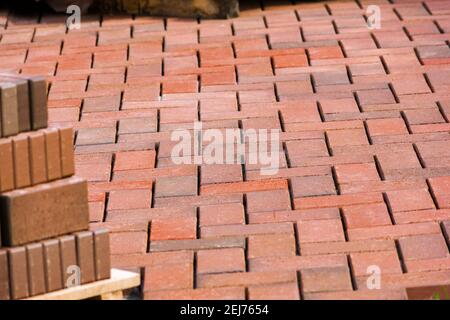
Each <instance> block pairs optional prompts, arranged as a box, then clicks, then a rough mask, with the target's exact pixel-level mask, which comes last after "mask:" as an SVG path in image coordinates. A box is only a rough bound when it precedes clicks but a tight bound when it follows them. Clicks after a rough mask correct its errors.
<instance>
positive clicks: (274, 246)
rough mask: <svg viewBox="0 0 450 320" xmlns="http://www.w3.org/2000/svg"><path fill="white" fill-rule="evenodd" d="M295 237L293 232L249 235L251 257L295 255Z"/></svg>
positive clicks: (248, 255) (249, 253) (249, 254)
mask: <svg viewBox="0 0 450 320" xmlns="http://www.w3.org/2000/svg"><path fill="white" fill-rule="evenodd" d="M294 255H295V237H294V235H293V234H287V233H286V234H267V235H255V236H250V237H248V254H247V257H248V258H249V259H253V258H259V257H265V256H294Z"/></svg>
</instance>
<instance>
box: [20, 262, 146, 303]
mask: <svg viewBox="0 0 450 320" xmlns="http://www.w3.org/2000/svg"><path fill="white" fill-rule="evenodd" d="M140 283H141V276H140V275H139V274H137V273H134V272H129V271H125V270H119V269H112V270H111V278H110V279H106V280H101V281H96V282H92V283H87V284H83V285H80V286H76V287H72V288H68V289H64V290H59V291H55V292H50V293H46V294H42V295H39V296H34V297H31V298H28V299H26V300H83V299H88V298H93V297H97V296H105V297H110V298H111V297H115V298H116V299H118V298H119V297H120V294H117V292H118V291H119V292H122V291H123V290H126V289H130V288H134V287H137V286H139V285H140Z"/></svg>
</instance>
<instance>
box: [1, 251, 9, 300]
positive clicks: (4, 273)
mask: <svg viewBox="0 0 450 320" xmlns="http://www.w3.org/2000/svg"><path fill="white" fill-rule="evenodd" d="M10 298H11V297H10V293H9V266H8V252H7V251H6V250H5V249H0V300H9V299H10Z"/></svg>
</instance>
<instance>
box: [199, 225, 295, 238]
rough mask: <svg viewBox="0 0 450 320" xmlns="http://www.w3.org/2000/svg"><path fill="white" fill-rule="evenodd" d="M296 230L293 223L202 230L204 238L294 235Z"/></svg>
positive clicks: (226, 226) (230, 226)
mask: <svg viewBox="0 0 450 320" xmlns="http://www.w3.org/2000/svg"><path fill="white" fill-rule="evenodd" d="M293 231H294V230H293V228H292V224H291V223H287V222H284V223H264V224H247V225H241V224H238V225H223V226H209V227H202V228H201V229H200V232H201V236H202V238H212V237H224V236H239V235H256V234H270V233H292V232H293Z"/></svg>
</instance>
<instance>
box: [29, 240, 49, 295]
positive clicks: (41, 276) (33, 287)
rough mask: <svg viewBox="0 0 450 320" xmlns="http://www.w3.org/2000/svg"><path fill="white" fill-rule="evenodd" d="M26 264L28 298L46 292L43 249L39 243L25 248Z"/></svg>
mask: <svg viewBox="0 0 450 320" xmlns="http://www.w3.org/2000/svg"><path fill="white" fill-rule="evenodd" d="M26 250H27V263H28V285H29V290H30V296H35V295H38V294H42V293H44V292H46V287H45V271H44V270H45V267H44V249H43V247H42V244H41V243H33V244H29V245H27V246H26Z"/></svg>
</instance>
